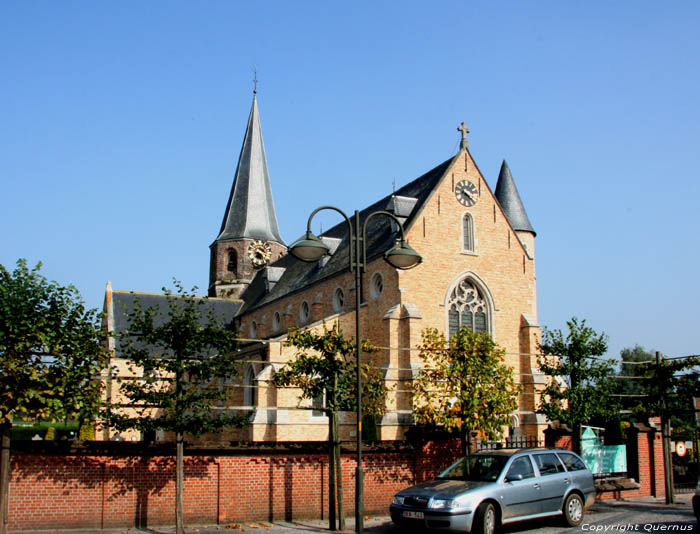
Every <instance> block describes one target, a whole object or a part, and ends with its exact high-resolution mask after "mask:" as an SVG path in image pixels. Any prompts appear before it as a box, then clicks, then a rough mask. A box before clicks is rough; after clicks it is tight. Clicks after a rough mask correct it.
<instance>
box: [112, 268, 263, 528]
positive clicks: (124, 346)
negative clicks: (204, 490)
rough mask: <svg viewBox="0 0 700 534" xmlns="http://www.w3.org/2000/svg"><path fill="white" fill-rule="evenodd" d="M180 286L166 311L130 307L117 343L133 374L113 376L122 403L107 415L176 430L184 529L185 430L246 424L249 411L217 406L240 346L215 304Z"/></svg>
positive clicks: (117, 423) (118, 421) (130, 424)
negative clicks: (219, 317) (220, 384)
mask: <svg viewBox="0 0 700 534" xmlns="http://www.w3.org/2000/svg"><path fill="white" fill-rule="evenodd" d="M175 287H176V289H177V293H172V292H171V291H170V290H168V289H166V288H163V291H164V292H165V294H166V298H167V304H168V314H167V317H164V316H163V314H161V313H160V312H159V310H158V309H156V308H145V309H144V308H142V307H141V306H140V304H139V303H138V300H137V301H136V304H135V307H134V310H133V311H132V312H129V313H128V322H129V326H128V330H127V332H125V333H124V334H123V338H122V339H120V340H119V343H120V351H121V357H123V358H125V359H126V360H127V361H128V362H129V364H128V365H129V368H130V373H131V376H123V377H116V378H115V380H116V382H117V383H118V384H119V394H120V396H121V398H122V399H123V402H121V403H120V405H118V406H116V407H115V405H112V407H111V411H110V413H109V415H108V420H109V421H110V423H111V424H112V425H113V426H114V427H115V428H116V429H117V430H120V431H122V430H129V429H135V430H139V431H141V432H142V433H152V432H154V431H156V430H164V431H170V432H174V433H175V441H176V479H175V494H176V498H175V500H176V504H175V528H176V531H177V533H178V534H181V533H182V532H183V517H182V513H183V512H182V507H183V498H182V486H183V479H184V469H183V456H184V436H185V434H192V435H200V434H203V433H206V432H215V431H217V430H220V429H222V428H223V427H226V426H236V427H242V426H244V425H246V424H247V423H248V419H249V417H250V414H248V413H238V412H229V411H226V410H220V409H216V408H215V404H216V403H217V402H218V401H222V400H225V398H226V390H225V389H223V388H220V387H218V381H220V380H222V379H230V378H232V377H233V376H235V374H236V372H237V365H238V362H237V361H236V360H235V359H234V358H233V357H232V355H231V353H232V352H233V351H234V350H235V349H236V347H237V340H236V334H235V332H234V331H233V329H232V327H230V326H228V325H224V324H221V323H220V322H219V321H218V320H217V319H216V317H215V316H214V313H213V310H212V309H211V308H208V310H205V309H204V307H205V306H206V302H207V299H206V298H199V297H195V296H194V295H193V294H191V293H188V292H186V291H185V290H184V289H183V288H182V286H181V285H180V283H179V282H177V281H175ZM193 291H194V290H193ZM134 377H139V379H138V380H135V379H134Z"/></svg>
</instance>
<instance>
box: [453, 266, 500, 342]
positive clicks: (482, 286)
mask: <svg viewBox="0 0 700 534" xmlns="http://www.w3.org/2000/svg"><path fill="white" fill-rule="evenodd" d="M465 281H466V282H469V283H470V284H471V285H472V286H473V287H474V288H475V289H476V290H477V292H478V293H479V296H480V297H481V299H482V300H483V302H484V304H485V310H486V332H488V333H489V334H491V336H494V337H495V331H496V324H495V318H494V315H495V314H494V312H495V311H496V306H495V305H494V300H493V295H492V294H491V291H490V290H489V288H488V286H487V285H486V283H485V282H484V281H483V280H482V279H481V278H480V277H479V276H478V275H477V274H476V273H474V272H473V271H464V272H462V273H460V274H459V275H457V276H455V277H454V278H453V279H452V281H451V282H450V284H449V286H448V288H447V291H446V292H445V300H444V302H443V307H444V308H445V332H446V335H447V337H448V338H449V337H450V305H451V301H452V293H453V291H454V290H455V289H456V288H457V287H458V286H459V284H461V283H462V282H465Z"/></svg>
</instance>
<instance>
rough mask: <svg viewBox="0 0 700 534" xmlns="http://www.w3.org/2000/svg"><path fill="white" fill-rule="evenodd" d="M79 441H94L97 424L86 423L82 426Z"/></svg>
mask: <svg viewBox="0 0 700 534" xmlns="http://www.w3.org/2000/svg"><path fill="white" fill-rule="evenodd" d="M78 439H79V440H80V441H92V440H94V439H95V424H94V423H84V424H82V425H80V429H79V430H78Z"/></svg>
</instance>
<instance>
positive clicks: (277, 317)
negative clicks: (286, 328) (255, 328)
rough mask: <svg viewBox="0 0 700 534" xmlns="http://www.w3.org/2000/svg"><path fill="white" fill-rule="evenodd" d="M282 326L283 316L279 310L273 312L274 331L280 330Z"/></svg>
mask: <svg viewBox="0 0 700 534" xmlns="http://www.w3.org/2000/svg"><path fill="white" fill-rule="evenodd" d="M280 328H282V316H281V314H280V312H279V311H276V312H275V313H273V314H272V331H273V332H279V331H280Z"/></svg>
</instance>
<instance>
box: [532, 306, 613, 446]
mask: <svg viewBox="0 0 700 534" xmlns="http://www.w3.org/2000/svg"><path fill="white" fill-rule="evenodd" d="M566 325H567V327H568V329H569V332H568V333H567V334H566V337H565V336H564V334H563V333H562V331H561V330H554V331H551V330H547V329H546V328H545V330H544V333H543V335H542V342H541V343H540V344H539V350H540V355H539V356H538V358H537V361H538V364H539V367H540V370H541V371H542V372H543V373H544V374H545V375H547V376H549V377H550V378H551V380H549V381H548V382H547V385H546V386H545V387H544V389H543V390H542V391H541V396H540V406H539V409H538V412H539V413H543V414H545V415H546V416H547V417H548V418H549V419H550V420H551V421H559V422H561V423H564V424H566V425H568V426H569V427H570V428H571V429H572V433H573V435H572V440H573V449H574V451H575V452H576V453H578V454H581V425H582V424H583V423H587V422H589V421H590V420H591V419H593V418H601V419H605V420H608V419H610V418H613V417H616V416H617V414H618V413H619V406H618V403H617V400H616V398H615V397H613V396H612V395H613V394H614V391H615V384H614V380H613V379H612V378H611V377H612V375H613V373H614V370H613V367H612V365H611V364H610V363H608V362H607V361H604V360H601V359H596V358H597V357H599V356H602V355H603V354H605V352H606V351H607V349H608V345H607V337H606V335H605V334H604V333H601V334H598V333H596V332H595V331H594V330H593V329H592V328H590V327H588V326H586V321H585V320H583V321H581V322H579V321H578V319H576V318H575V317H574V318H572V319H571V320H570V321H567V323H566Z"/></svg>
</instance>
